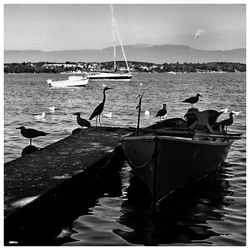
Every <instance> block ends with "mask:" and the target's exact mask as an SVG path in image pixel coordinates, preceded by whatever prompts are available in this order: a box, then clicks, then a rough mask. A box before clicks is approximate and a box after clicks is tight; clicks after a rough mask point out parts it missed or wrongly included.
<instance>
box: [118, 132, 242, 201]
mask: <svg viewBox="0 0 250 250" xmlns="http://www.w3.org/2000/svg"><path fill="white" fill-rule="evenodd" d="M142 131H143V130H142ZM144 131H145V130H144ZM157 133H158V132H156V133H152V132H140V135H139V136H135V135H129V136H124V137H123V138H122V140H121V141H122V147H123V149H124V153H125V156H126V159H127V161H128V163H129V165H130V166H131V168H132V170H133V172H134V173H135V174H136V175H137V176H138V177H139V178H140V179H142V180H143V182H144V183H145V184H146V185H147V187H148V188H149V190H150V193H151V195H152V198H153V203H154V204H156V205H158V204H159V203H160V201H161V200H162V199H163V198H165V197H166V196H168V195H169V194H170V193H171V192H173V191H174V190H176V189H178V188H180V187H182V186H184V185H186V184H188V183H190V182H192V181H195V180H197V179H200V178H202V177H205V176H207V175H208V174H210V173H211V172H213V171H215V170H216V169H218V168H219V167H220V166H221V165H222V163H223V162H224V161H225V160H226V158H227V155H228V152H229V149H230V146H231V144H232V143H233V140H234V139H240V135H239V134H234V135H222V134H212V135H211V134H205V133H195V134H194V132H192V131H189V132H188V133H185V131H176V130H169V131H168V132H165V133H164V132H163V131H162V132H161V133H158V134H157Z"/></svg>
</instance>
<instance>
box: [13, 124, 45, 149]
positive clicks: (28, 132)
mask: <svg viewBox="0 0 250 250" xmlns="http://www.w3.org/2000/svg"><path fill="white" fill-rule="evenodd" d="M16 129H20V130H21V135H22V136H23V137H25V138H29V139H30V145H31V144H32V138H35V137H38V136H45V135H48V134H49V133H45V132H43V131H39V130H35V129H32V128H25V127H24V126H21V127H18V128H16Z"/></svg>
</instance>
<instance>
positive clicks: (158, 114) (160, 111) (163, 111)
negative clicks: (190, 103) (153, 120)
mask: <svg viewBox="0 0 250 250" xmlns="http://www.w3.org/2000/svg"><path fill="white" fill-rule="evenodd" d="M166 114H167V104H165V103H164V104H163V107H162V109H160V110H159V111H158V112H157V114H156V116H155V117H157V116H159V117H160V121H161V117H163V116H164V115H166Z"/></svg>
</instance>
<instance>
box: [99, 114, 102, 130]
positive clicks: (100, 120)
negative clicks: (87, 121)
mask: <svg viewBox="0 0 250 250" xmlns="http://www.w3.org/2000/svg"><path fill="white" fill-rule="evenodd" d="M99 123H100V127H102V123H101V116H100V115H99Z"/></svg>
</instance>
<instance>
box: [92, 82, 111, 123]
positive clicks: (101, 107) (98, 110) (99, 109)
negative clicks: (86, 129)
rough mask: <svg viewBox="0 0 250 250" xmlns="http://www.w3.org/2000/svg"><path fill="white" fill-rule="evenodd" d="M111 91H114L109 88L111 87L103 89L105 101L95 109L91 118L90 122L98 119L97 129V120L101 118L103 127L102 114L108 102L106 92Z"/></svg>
mask: <svg viewBox="0 0 250 250" xmlns="http://www.w3.org/2000/svg"><path fill="white" fill-rule="evenodd" d="M109 89H112V88H109V87H105V88H104V89H103V100H102V102H101V103H100V104H99V105H98V106H97V107H96V108H95V109H94V111H93V113H92V115H91V116H90V117H89V120H92V119H93V118H94V117H96V127H97V119H98V118H99V124H100V126H101V117H100V115H101V113H102V111H103V109H104V104H105V100H106V94H105V91H107V90H109Z"/></svg>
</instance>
